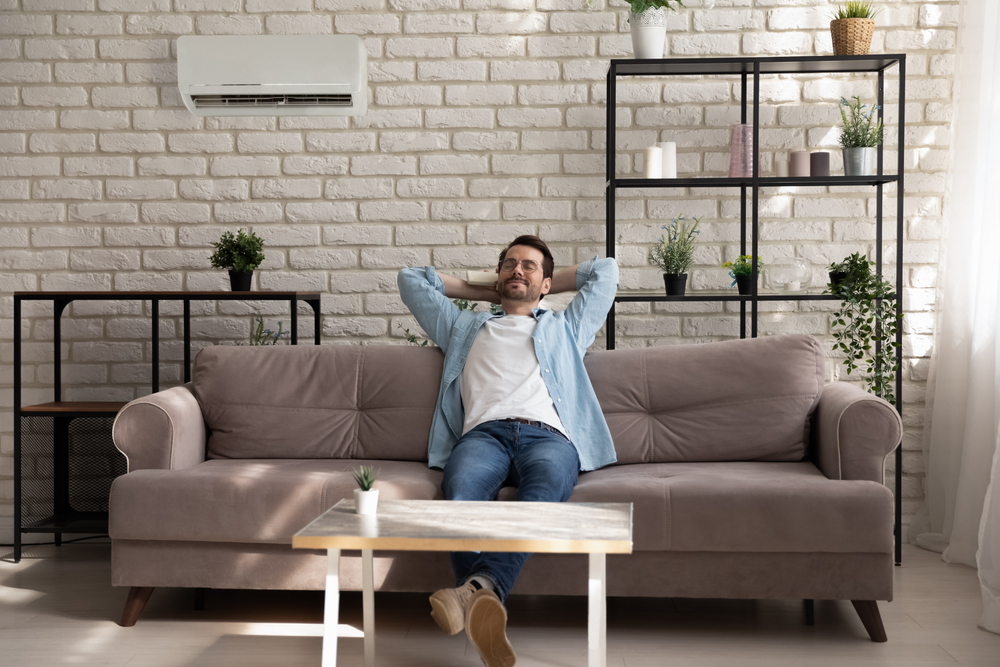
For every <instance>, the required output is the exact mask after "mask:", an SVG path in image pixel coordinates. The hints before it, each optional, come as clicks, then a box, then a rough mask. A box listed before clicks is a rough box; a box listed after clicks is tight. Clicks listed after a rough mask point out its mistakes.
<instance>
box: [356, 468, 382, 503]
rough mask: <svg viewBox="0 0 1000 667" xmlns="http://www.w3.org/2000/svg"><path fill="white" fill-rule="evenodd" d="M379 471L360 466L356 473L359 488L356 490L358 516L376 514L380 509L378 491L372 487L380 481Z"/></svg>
mask: <svg viewBox="0 0 1000 667" xmlns="http://www.w3.org/2000/svg"><path fill="white" fill-rule="evenodd" d="M378 473H379V471H378V470H375V468H373V467H372V466H360V467H359V468H358V469H357V470H355V471H354V481H355V482H357V483H358V488H356V489H354V511H355V513H357V514H375V510H376V509H377V508H378V489H373V488H372V485H373V484H374V483H375V480H376V479H378Z"/></svg>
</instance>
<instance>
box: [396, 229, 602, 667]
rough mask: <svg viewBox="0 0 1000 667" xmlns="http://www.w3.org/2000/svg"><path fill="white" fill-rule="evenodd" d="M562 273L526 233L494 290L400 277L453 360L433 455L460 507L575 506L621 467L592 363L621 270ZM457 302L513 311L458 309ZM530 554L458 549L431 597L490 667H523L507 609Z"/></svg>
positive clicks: (588, 267) (441, 396) (423, 275)
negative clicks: (444, 581) (548, 305)
mask: <svg viewBox="0 0 1000 667" xmlns="http://www.w3.org/2000/svg"><path fill="white" fill-rule="evenodd" d="M553 268H554V262H553V259H552V253H551V252H550V251H549V248H548V246H547V245H546V244H545V242H544V241H542V240H541V239H540V238H538V237H537V236H519V237H518V238H516V239H514V241H513V242H512V243H511V244H510V245H509V246H507V248H506V249H504V251H503V252H501V253H500V260H499V262H498V264H497V269H496V271H497V280H496V282H495V283H494V285H493V286H492V287H481V286H473V285H469V284H468V283H467V282H466V281H464V280H460V279H458V278H454V277H452V276H448V275H443V274H438V273H437V272H436V271H435V270H434V267H430V266H427V267H422V268H412V269H403V270H402V271H400V272H399V291H400V295H401V296H402V298H403V301H404V302H405V303H406V305H407V307H408V308H409V309H410V312H412V313H413V315H414V316H415V317H416V318H417V321H418V322H419V323H420V326H421V327H423V329H424V331H425V332H427V335H428V336H429V337H430V338H431V340H433V341H434V342H435V343H437V345H438V346H439V347H440V348H441V350H442V351H443V352H444V354H445V360H444V372H443V374H442V378H441V387H440V390H439V392H438V401H437V407H436V409H435V412H434V418H433V421H432V424H431V434H430V442H429V448H428V458H429V465H430V467H432V468H441V469H443V470H444V479H443V481H442V483H441V487H442V489H443V491H444V494H445V497H446V498H447V499H449V500H495V499H496V496H497V492H499V491H500V489H501V487H503V486H508V485H514V486H517V499H518V500H521V501H541V502H564V501H566V500H567V499H568V498H569V497H570V494H572V493H573V487H574V486H575V485H576V481H577V475H578V473H579V472H580V471H581V470H583V471H586V470H595V469H597V468H600V467H602V466H605V465H608V464H609V463H613V462H614V461H615V450H614V444H613V443H612V440H611V433H610V432H609V431H608V426H607V423H606V422H605V421H604V415H603V413H602V412H601V406H600V405H599V404H598V402H597V396H596V395H595V394H594V390H593V387H592V386H591V384H590V378H589V377H588V376H587V371H586V369H585V368H584V365H583V356H584V354H585V353H586V351H587V348H588V347H589V346H590V345H591V344H592V343H593V342H594V336H595V335H596V334H597V332H598V330H599V329H600V328H601V325H602V324H603V323H604V320H605V317H606V316H607V313H608V310H609V309H610V308H611V305H612V303H613V302H614V297H615V292H616V290H617V288H618V265H617V264H616V263H615V260H614V259H597V258H595V259H592V260H590V261H588V262H584V263H582V264H578V265H577V266H573V267H570V268H568V269H564V270H562V271H560V272H559V273H556V274H554V275H553ZM572 290H578V292H579V293H578V294H577V295H576V296H575V297H574V298H573V301H572V302H571V303H570V304H569V306H568V307H567V308H566V310H563V311H558V312H555V311H551V310H543V309H541V308H539V307H538V304H539V301H540V300H541V298H542V297H543V296H544V295H546V294H556V293H559V292H568V291H572ZM455 298H459V299H472V300H478V301H489V302H492V303H499V304H501V305H502V307H503V311H502V312H501V313H500V314H498V315H491V314H490V313H485V312H474V311H469V310H466V311H459V310H458V308H457V307H456V306H455V305H454V304H453V303H452V302H451V299H455ZM528 556H530V554H526V553H477V552H455V553H452V554H451V561H452V567H453V568H454V570H455V577H456V580H457V583H458V587H457V588H447V589H443V590H440V591H437V592H436V593H434V594H433V595H431V598H430V602H431V608H432V611H431V615H432V616H433V617H434V620H435V621H437V623H438V625H440V626H441V629H443V630H444V631H445V632H447V633H449V634H456V633H458V632H461V631H462V630H463V629H464V630H465V631H466V633H467V634H468V636H469V639H470V641H471V642H472V644H473V645H474V646H475V647H476V649H477V650H478V651H479V654H480V655H481V656H482V658H483V662H484V663H485V664H486V665H487V667H511V665H513V664H514V663H515V661H516V657H515V655H514V649H513V647H511V645H510V642H509V641H508V640H507V634H506V631H507V612H506V610H505V609H504V606H503V601H504V600H505V599H506V597H507V595H508V594H509V593H510V590H511V588H512V587H513V585H514V581H515V580H516V579H517V576H518V574H519V573H520V571H521V567H522V566H523V565H524V562H525V561H526V560H527V559H528Z"/></svg>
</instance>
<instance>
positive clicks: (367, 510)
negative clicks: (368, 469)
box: [354, 489, 378, 514]
mask: <svg viewBox="0 0 1000 667" xmlns="http://www.w3.org/2000/svg"><path fill="white" fill-rule="evenodd" d="M376 509H378V489H372V490H370V491H362V490H361V489H354V511H355V513H357V514H375V510H376Z"/></svg>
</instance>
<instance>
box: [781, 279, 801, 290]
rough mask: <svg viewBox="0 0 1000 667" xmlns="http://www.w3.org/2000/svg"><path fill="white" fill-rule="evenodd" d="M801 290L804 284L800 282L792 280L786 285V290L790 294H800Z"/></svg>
mask: <svg viewBox="0 0 1000 667" xmlns="http://www.w3.org/2000/svg"><path fill="white" fill-rule="evenodd" d="M800 289H802V284H801V283H799V281H798V280H790V281H789V282H787V283H785V290H787V291H789V292H798V291H799V290H800Z"/></svg>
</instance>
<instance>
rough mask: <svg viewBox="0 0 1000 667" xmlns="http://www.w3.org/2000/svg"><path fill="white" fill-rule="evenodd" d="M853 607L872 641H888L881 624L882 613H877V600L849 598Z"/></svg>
mask: <svg viewBox="0 0 1000 667" xmlns="http://www.w3.org/2000/svg"><path fill="white" fill-rule="evenodd" d="M851 604H853V605H854V609H855V610H856V611H857V612H858V616H860V617H861V623H862V625H864V626H865V630H867V631H868V636H869V637H871V638H872V641H873V642H884V641H888V637H886V636H885V628H884V627H883V626H882V615H881V614H879V613H878V602H876V601H875V600H851Z"/></svg>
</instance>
